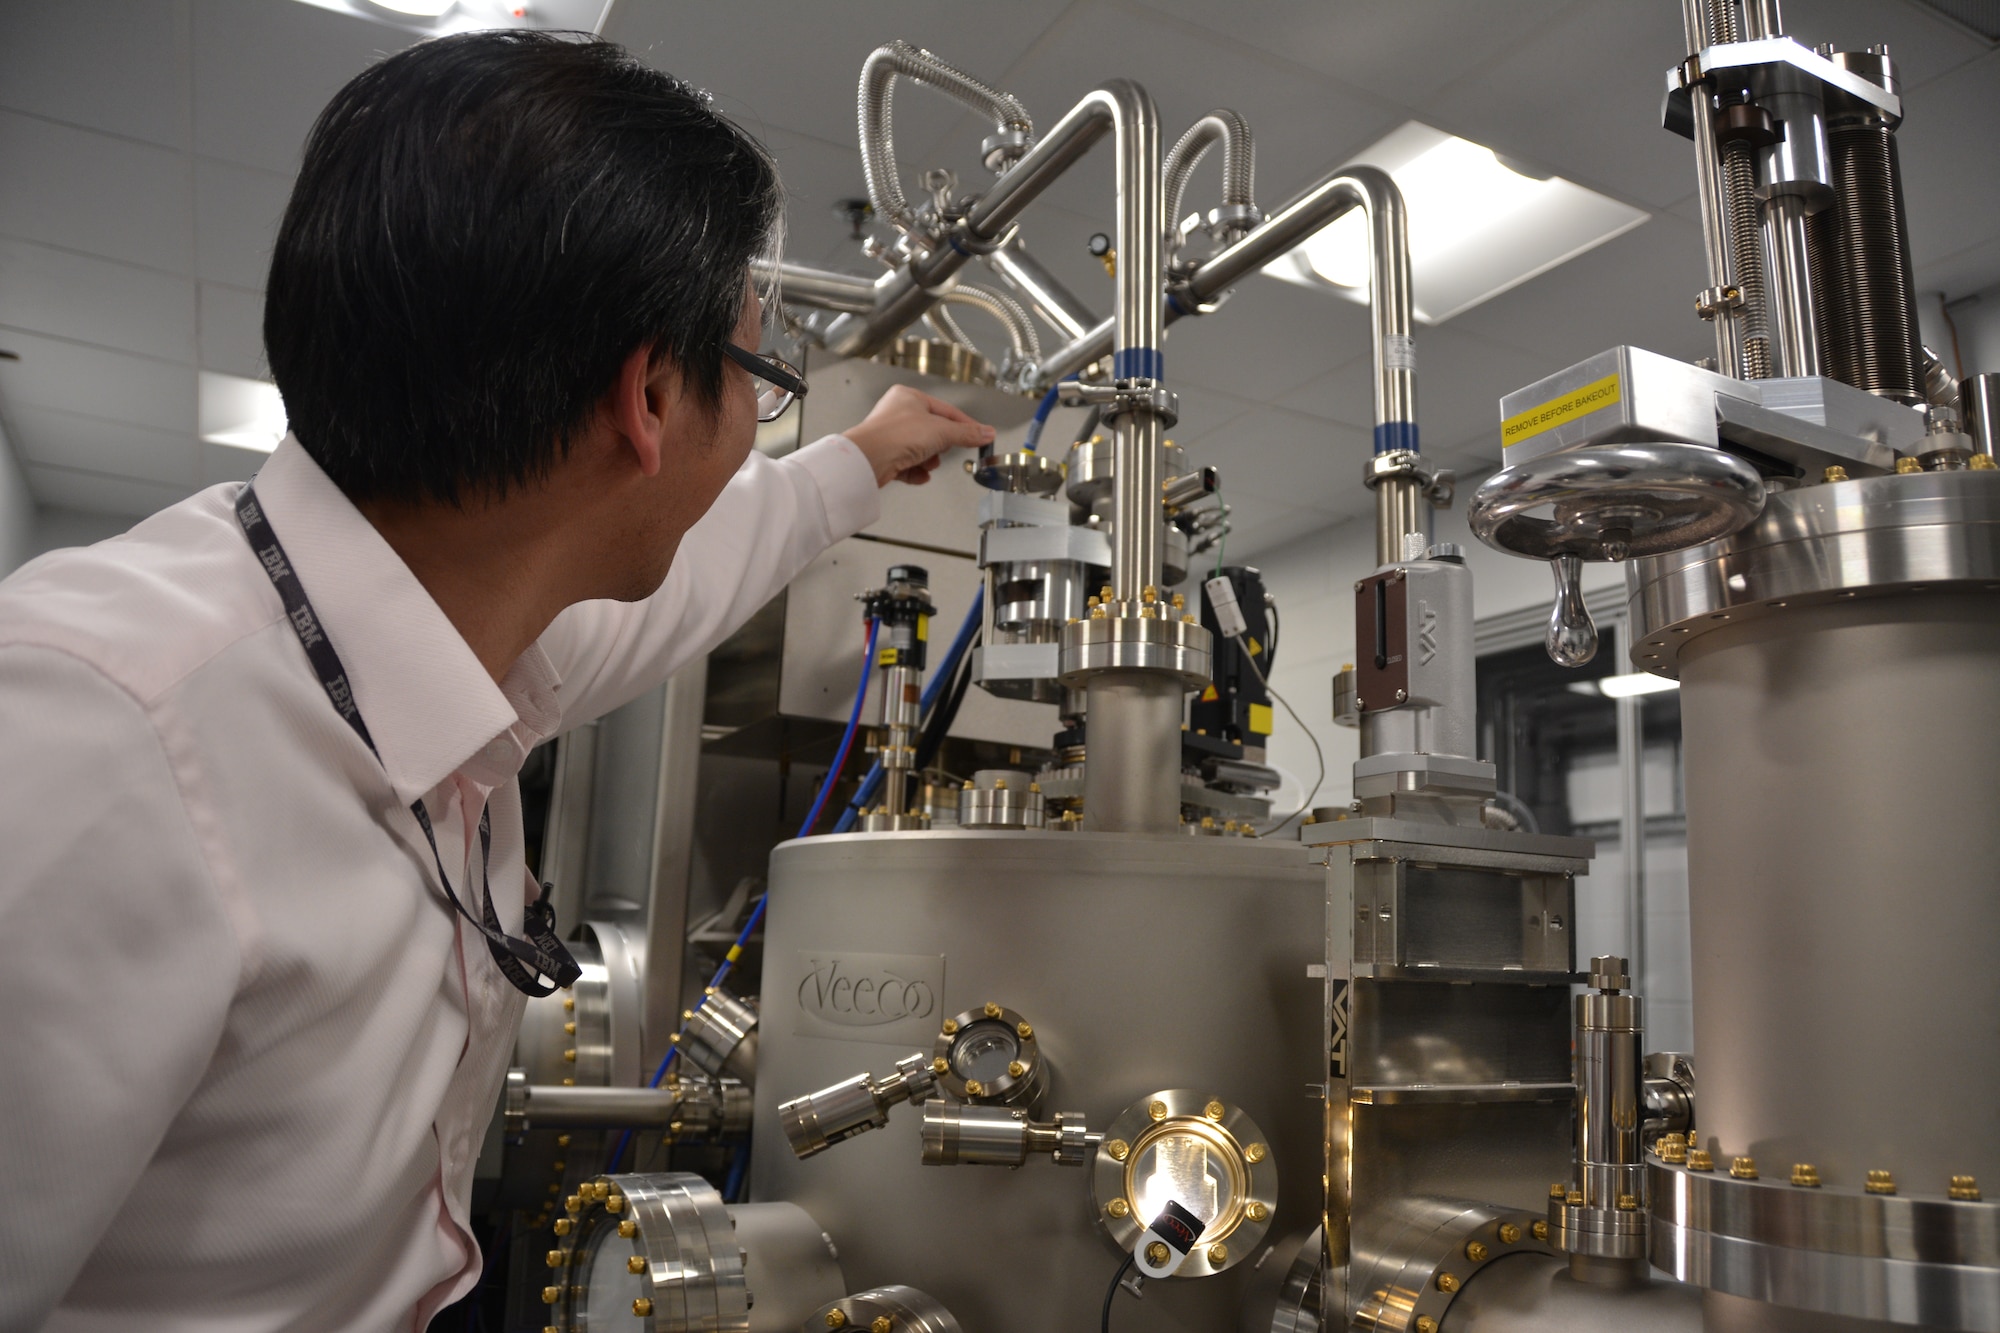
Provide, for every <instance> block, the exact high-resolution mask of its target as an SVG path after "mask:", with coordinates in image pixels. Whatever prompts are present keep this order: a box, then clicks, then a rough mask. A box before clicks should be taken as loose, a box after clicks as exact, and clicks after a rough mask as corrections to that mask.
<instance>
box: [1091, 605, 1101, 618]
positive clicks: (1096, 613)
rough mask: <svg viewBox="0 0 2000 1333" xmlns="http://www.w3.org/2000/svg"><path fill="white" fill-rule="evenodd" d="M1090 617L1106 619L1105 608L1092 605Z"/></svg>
mask: <svg viewBox="0 0 2000 1333" xmlns="http://www.w3.org/2000/svg"><path fill="white" fill-rule="evenodd" d="M1090 618H1091V619H1092V620H1102V619H1104V608H1103V607H1101V606H1093V607H1091V608H1090Z"/></svg>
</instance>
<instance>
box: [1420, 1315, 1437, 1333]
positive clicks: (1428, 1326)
mask: <svg viewBox="0 0 2000 1333" xmlns="http://www.w3.org/2000/svg"><path fill="white" fill-rule="evenodd" d="M1417 1333H1438V1321H1437V1320H1435V1319H1433V1318H1431V1317H1430V1316H1429V1315H1427V1314H1420V1315H1418V1316H1417Z"/></svg>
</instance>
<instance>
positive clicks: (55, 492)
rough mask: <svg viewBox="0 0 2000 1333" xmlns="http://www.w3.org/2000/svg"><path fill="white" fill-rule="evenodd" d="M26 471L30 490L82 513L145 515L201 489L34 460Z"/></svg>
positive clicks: (48, 501) (50, 503)
mask: <svg viewBox="0 0 2000 1333" xmlns="http://www.w3.org/2000/svg"><path fill="white" fill-rule="evenodd" d="M23 470H24V471H26V472H27V474H28V489H29V490H31V491H33V492H34V494H35V498H36V499H37V500H39V501H41V503H42V504H44V505H48V506H51V507H53V508H57V509H70V510H75V511H76V512H78V513H81V514H114V515H117V516H118V517H120V518H145V517H146V516H147V515H149V514H152V513H154V512H156V511H158V510H161V509H164V508H166V507H167V506H168V505H170V504H175V503H177V502H179V501H181V500H185V499H187V497H188V496H190V495H192V494H194V493H195V491H197V490H199V489H200V488H199V487H197V486H193V485H186V486H180V485H164V484H162V483H160V482H157V481H139V480H136V479H134V478H131V477H107V476H101V475H99V474H98V473H95V472H79V471H77V470H75V469H72V468H65V467H50V466H48V465H46V464H42V463H30V464H28V465H27V467H26V468H24V469H23Z"/></svg>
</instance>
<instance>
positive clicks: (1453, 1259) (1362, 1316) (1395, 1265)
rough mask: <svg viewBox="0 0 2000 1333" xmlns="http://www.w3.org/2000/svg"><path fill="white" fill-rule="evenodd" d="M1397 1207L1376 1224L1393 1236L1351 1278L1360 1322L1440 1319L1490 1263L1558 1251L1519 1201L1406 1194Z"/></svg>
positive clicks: (1382, 1324) (1405, 1323)
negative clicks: (1537, 1230)
mask: <svg viewBox="0 0 2000 1333" xmlns="http://www.w3.org/2000/svg"><path fill="white" fill-rule="evenodd" d="M1392 1208H1393V1218H1389V1217H1385V1218H1381V1219H1378V1230H1379V1231H1380V1234H1384V1235H1390V1236H1392V1237H1393V1239H1392V1240H1391V1241H1390V1242H1389V1243H1388V1244H1387V1245H1386V1246H1384V1247H1383V1248H1382V1249H1381V1251H1380V1252H1379V1253H1378V1254H1376V1255H1374V1256H1373V1258H1374V1262H1373V1264H1372V1265H1370V1266H1368V1267H1367V1268H1366V1269H1365V1270H1363V1271H1357V1272H1355V1273H1353V1274H1352V1275H1351V1276H1350V1278H1349V1281H1350V1282H1351V1284H1352V1285H1351V1286H1350V1288H1349V1291H1348V1296H1349V1299H1350V1300H1352V1301H1353V1302H1354V1303H1355V1306H1356V1318H1355V1326H1356V1327H1358V1328H1383V1329H1389V1328H1398V1329H1414V1328H1419V1327H1422V1326H1423V1325H1422V1324H1421V1323H1420V1322H1419V1321H1421V1320H1428V1321H1429V1325H1430V1326H1431V1327H1433V1328H1435V1327H1438V1326H1439V1325H1441V1324H1443V1323H1444V1314H1445V1311H1446V1310H1447V1309H1449V1308H1450V1306H1451V1303H1452V1301H1453V1300H1455V1299H1456V1298H1457V1296H1458V1293H1459V1292H1460V1291H1462V1290H1463V1289H1464V1287H1465V1283H1466V1282H1467V1280H1468V1279H1470V1278H1471V1277H1472V1275H1473V1274H1475V1273H1477V1272H1478V1271H1479V1270H1480V1269H1482V1268H1484V1267H1485V1266H1486V1265H1488V1264H1490V1263H1492V1262H1493V1261H1494V1260H1496V1259H1502V1258H1505V1257H1506V1256H1507V1255H1510V1254H1521V1253H1533V1254H1553V1253H1554V1251H1553V1250H1552V1249H1550V1248H1549V1246H1548V1244H1547V1242H1545V1241H1543V1240H1540V1239H1538V1238H1537V1237H1536V1235H1535V1228H1536V1227H1537V1226H1546V1223H1544V1222H1543V1221H1542V1219H1541V1218H1539V1217H1537V1216H1535V1215H1534V1214H1533V1213H1530V1212H1526V1211H1523V1210H1521V1209H1518V1208H1504V1207H1500V1206H1498V1205H1495V1204H1484V1203H1468V1202H1465V1201H1463V1200H1460V1199H1426V1198H1408V1199H1403V1200H1400V1201H1399V1202H1397V1203H1396V1204H1394V1205H1392ZM1395 1222H1401V1223H1402V1226H1401V1227H1400V1228H1398V1227H1395V1226H1394V1223H1395Z"/></svg>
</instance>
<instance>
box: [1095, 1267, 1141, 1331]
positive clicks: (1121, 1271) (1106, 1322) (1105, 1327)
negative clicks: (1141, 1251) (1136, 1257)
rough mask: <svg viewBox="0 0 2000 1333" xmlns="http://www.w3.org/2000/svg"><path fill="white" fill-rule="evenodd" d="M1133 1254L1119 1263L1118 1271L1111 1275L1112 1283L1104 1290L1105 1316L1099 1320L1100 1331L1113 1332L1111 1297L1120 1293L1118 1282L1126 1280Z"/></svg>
mask: <svg viewBox="0 0 2000 1333" xmlns="http://www.w3.org/2000/svg"><path fill="white" fill-rule="evenodd" d="M1132 1259H1133V1256H1132V1255H1129V1254H1128V1255H1126V1256H1125V1262H1124V1263H1122V1264H1120V1265H1118V1271H1117V1272H1115V1273H1113V1274H1112V1275H1111V1285H1110V1287H1108V1288H1106V1290H1105V1292H1104V1317H1103V1318H1102V1319H1100V1320H1098V1321H1097V1328H1098V1333H1111V1298H1112V1297H1113V1296H1116V1295H1117V1294H1118V1284H1119V1283H1120V1282H1123V1281H1124V1280H1125V1274H1126V1273H1127V1272H1128V1271H1130V1270H1131V1267H1132Z"/></svg>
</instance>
